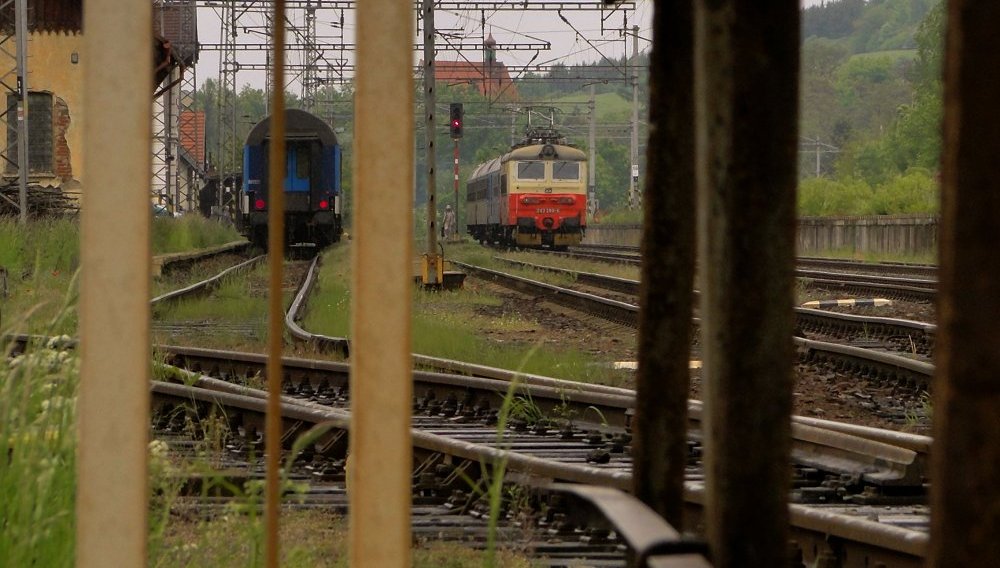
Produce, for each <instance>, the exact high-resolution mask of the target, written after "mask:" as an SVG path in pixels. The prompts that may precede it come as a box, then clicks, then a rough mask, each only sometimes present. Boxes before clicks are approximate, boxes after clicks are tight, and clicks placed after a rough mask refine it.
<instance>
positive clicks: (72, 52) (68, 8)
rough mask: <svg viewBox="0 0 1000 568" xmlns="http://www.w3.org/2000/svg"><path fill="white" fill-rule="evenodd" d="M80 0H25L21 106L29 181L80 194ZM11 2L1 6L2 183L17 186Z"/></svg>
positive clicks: (81, 42)
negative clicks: (24, 96)
mask: <svg viewBox="0 0 1000 568" xmlns="http://www.w3.org/2000/svg"><path fill="white" fill-rule="evenodd" d="M82 4H83V3H82V0H29V2H28V18H27V21H28V32H29V33H28V48H27V55H28V63H27V71H28V72H27V77H26V81H27V88H28V100H27V104H26V105H24V107H26V108H25V110H26V112H25V119H26V120H27V132H28V183H29V185H30V186H32V187H43V188H59V189H61V190H62V191H63V192H64V193H68V194H72V195H73V196H75V197H77V198H78V197H79V193H80V191H81V188H82V185H83V183H84V176H83V151H82V148H81V146H82V144H83V122H84V117H83V115H82V108H83V106H82V104H83V103H82V96H83V66H82V65H81V61H82V58H83V54H82V48H83V33H82V30H83V5H82ZM14 33H15V28H14V3H13V2H9V3H7V5H6V6H5V7H3V8H2V9H0V35H3V38H2V39H3V40H6V41H2V46H3V49H0V73H3V77H2V78H0V79H2V85H3V86H2V87H0V93H2V94H3V97H4V112H3V115H2V117H0V122H2V125H0V126H2V127H3V128H4V130H5V131H6V132H5V133H4V134H3V135H0V155H2V159H0V162H2V163H3V168H2V170H0V172H2V176H3V185H4V186H9V185H11V184H13V185H14V186H16V185H17V178H18V149H17V139H18V129H17V115H18V109H17V106H18V104H17V103H18V93H17V91H16V87H15V86H16V85H17V59H16V56H17V51H16V43H17V42H16V41H15V37H14Z"/></svg>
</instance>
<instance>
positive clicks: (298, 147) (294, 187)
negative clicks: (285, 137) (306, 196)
mask: <svg viewBox="0 0 1000 568" xmlns="http://www.w3.org/2000/svg"><path fill="white" fill-rule="evenodd" d="M309 167H310V164H309V144H308V143H302V142H298V143H296V142H290V143H289V144H288V146H287V157H286V163H285V191H309Z"/></svg>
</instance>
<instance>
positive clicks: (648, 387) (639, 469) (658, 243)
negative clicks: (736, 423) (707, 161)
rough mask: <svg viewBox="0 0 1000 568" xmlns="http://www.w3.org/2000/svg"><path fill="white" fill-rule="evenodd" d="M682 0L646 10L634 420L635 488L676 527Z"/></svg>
mask: <svg viewBox="0 0 1000 568" xmlns="http://www.w3.org/2000/svg"><path fill="white" fill-rule="evenodd" d="M692 24H693V15H692V5H691V1H690V0H661V1H660V2H658V3H657V5H656V9H655V11H654V12H653V39H654V42H653V51H652V53H651V54H650V69H649V71H650V72H649V89H650V104H649V141H648V146H647V149H646V161H647V164H648V167H647V168H646V195H645V203H644V206H643V207H644V217H645V224H644V225H643V231H642V278H641V279H640V280H641V282H642V284H641V287H640V291H639V305H640V309H639V370H638V373H637V376H636V381H637V391H636V398H635V399H636V415H635V422H634V425H633V431H634V432H635V441H634V444H633V452H632V460H633V464H634V465H633V475H632V483H633V488H634V493H635V496H636V497H638V498H639V499H641V500H642V501H643V502H645V503H646V504H647V505H649V506H650V507H651V508H652V509H653V510H654V511H656V512H657V513H659V514H660V515H662V516H663V518H664V519H666V520H667V522H669V523H670V524H671V525H673V526H674V527H675V528H677V529H678V530H680V529H681V527H682V522H683V509H684V468H685V465H686V462H687V399H688V392H689V388H690V371H689V370H688V367H689V363H688V360H689V358H690V354H691V333H692V331H691V315H692V304H693V299H692V288H693V287H694V256H695V182H694V159H695V154H694V125H693V124H692V121H691V117H692V116H693V115H694V96H693V93H692V90H691V86H692V84H693V82H694V53H693V48H694V38H693V32H692Z"/></svg>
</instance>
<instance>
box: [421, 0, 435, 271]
mask: <svg viewBox="0 0 1000 568" xmlns="http://www.w3.org/2000/svg"><path fill="white" fill-rule="evenodd" d="M423 9H424V135H425V136H426V146H425V149H426V154H425V159H426V160H427V165H426V168H427V253H426V255H425V257H424V259H425V262H426V263H427V265H426V273H427V278H426V280H425V281H424V284H437V283H438V281H437V262H438V252H437V248H438V246H437V186H436V183H437V181H436V176H435V165H436V162H435V160H436V157H435V152H434V138H435V136H436V134H437V128H436V120H435V118H434V113H435V108H434V105H435V104H437V102H436V96H435V92H434V89H435V87H436V85H435V82H436V81H437V75H436V73H435V66H434V35H435V31H434V0H424V8H423Z"/></svg>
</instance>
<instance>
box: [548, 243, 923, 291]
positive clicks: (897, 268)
mask: <svg viewBox="0 0 1000 568" xmlns="http://www.w3.org/2000/svg"><path fill="white" fill-rule="evenodd" d="M625 249H627V250H625ZM548 254H557V255H563V256H571V257H574V258H581V259H590V260H598V261H603V262H615V263H620V264H627V265H630V266H641V264H642V259H641V256H640V255H639V253H638V249H635V248H632V247H614V248H605V247H600V248H593V247H583V248H581V247H575V248H574V250H572V251H569V252H550V253H548ZM818 268H824V269H827V270H818ZM831 269H836V270H839V271H832V270H831ZM863 271H872V272H875V273H876V274H874V275H873V274H865V273H863ZM888 274H893V275H894V276H888ZM903 274H905V275H908V276H906V277H904V276H901V275H903ZM795 276H796V278H798V279H800V280H801V281H802V282H804V283H806V285H808V286H811V287H816V288H823V289H829V290H836V291H839V292H842V293H849V294H862V295H877V296H880V297H886V298H890V299H896V300H907V301H916V302H932V301H933V300H934V297H935V294H936V290H937V280H936V279H935V276H936V269H935V268H934V267H931V266H928V265H916V266H910V265H905V264H898V263H888V264H874V263H859V262H852V261H842V262H841V261H835V260H825V259H822V260H820V259H800V260H799V261H798V263H797V268H796V271H795Z"/></svg>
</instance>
